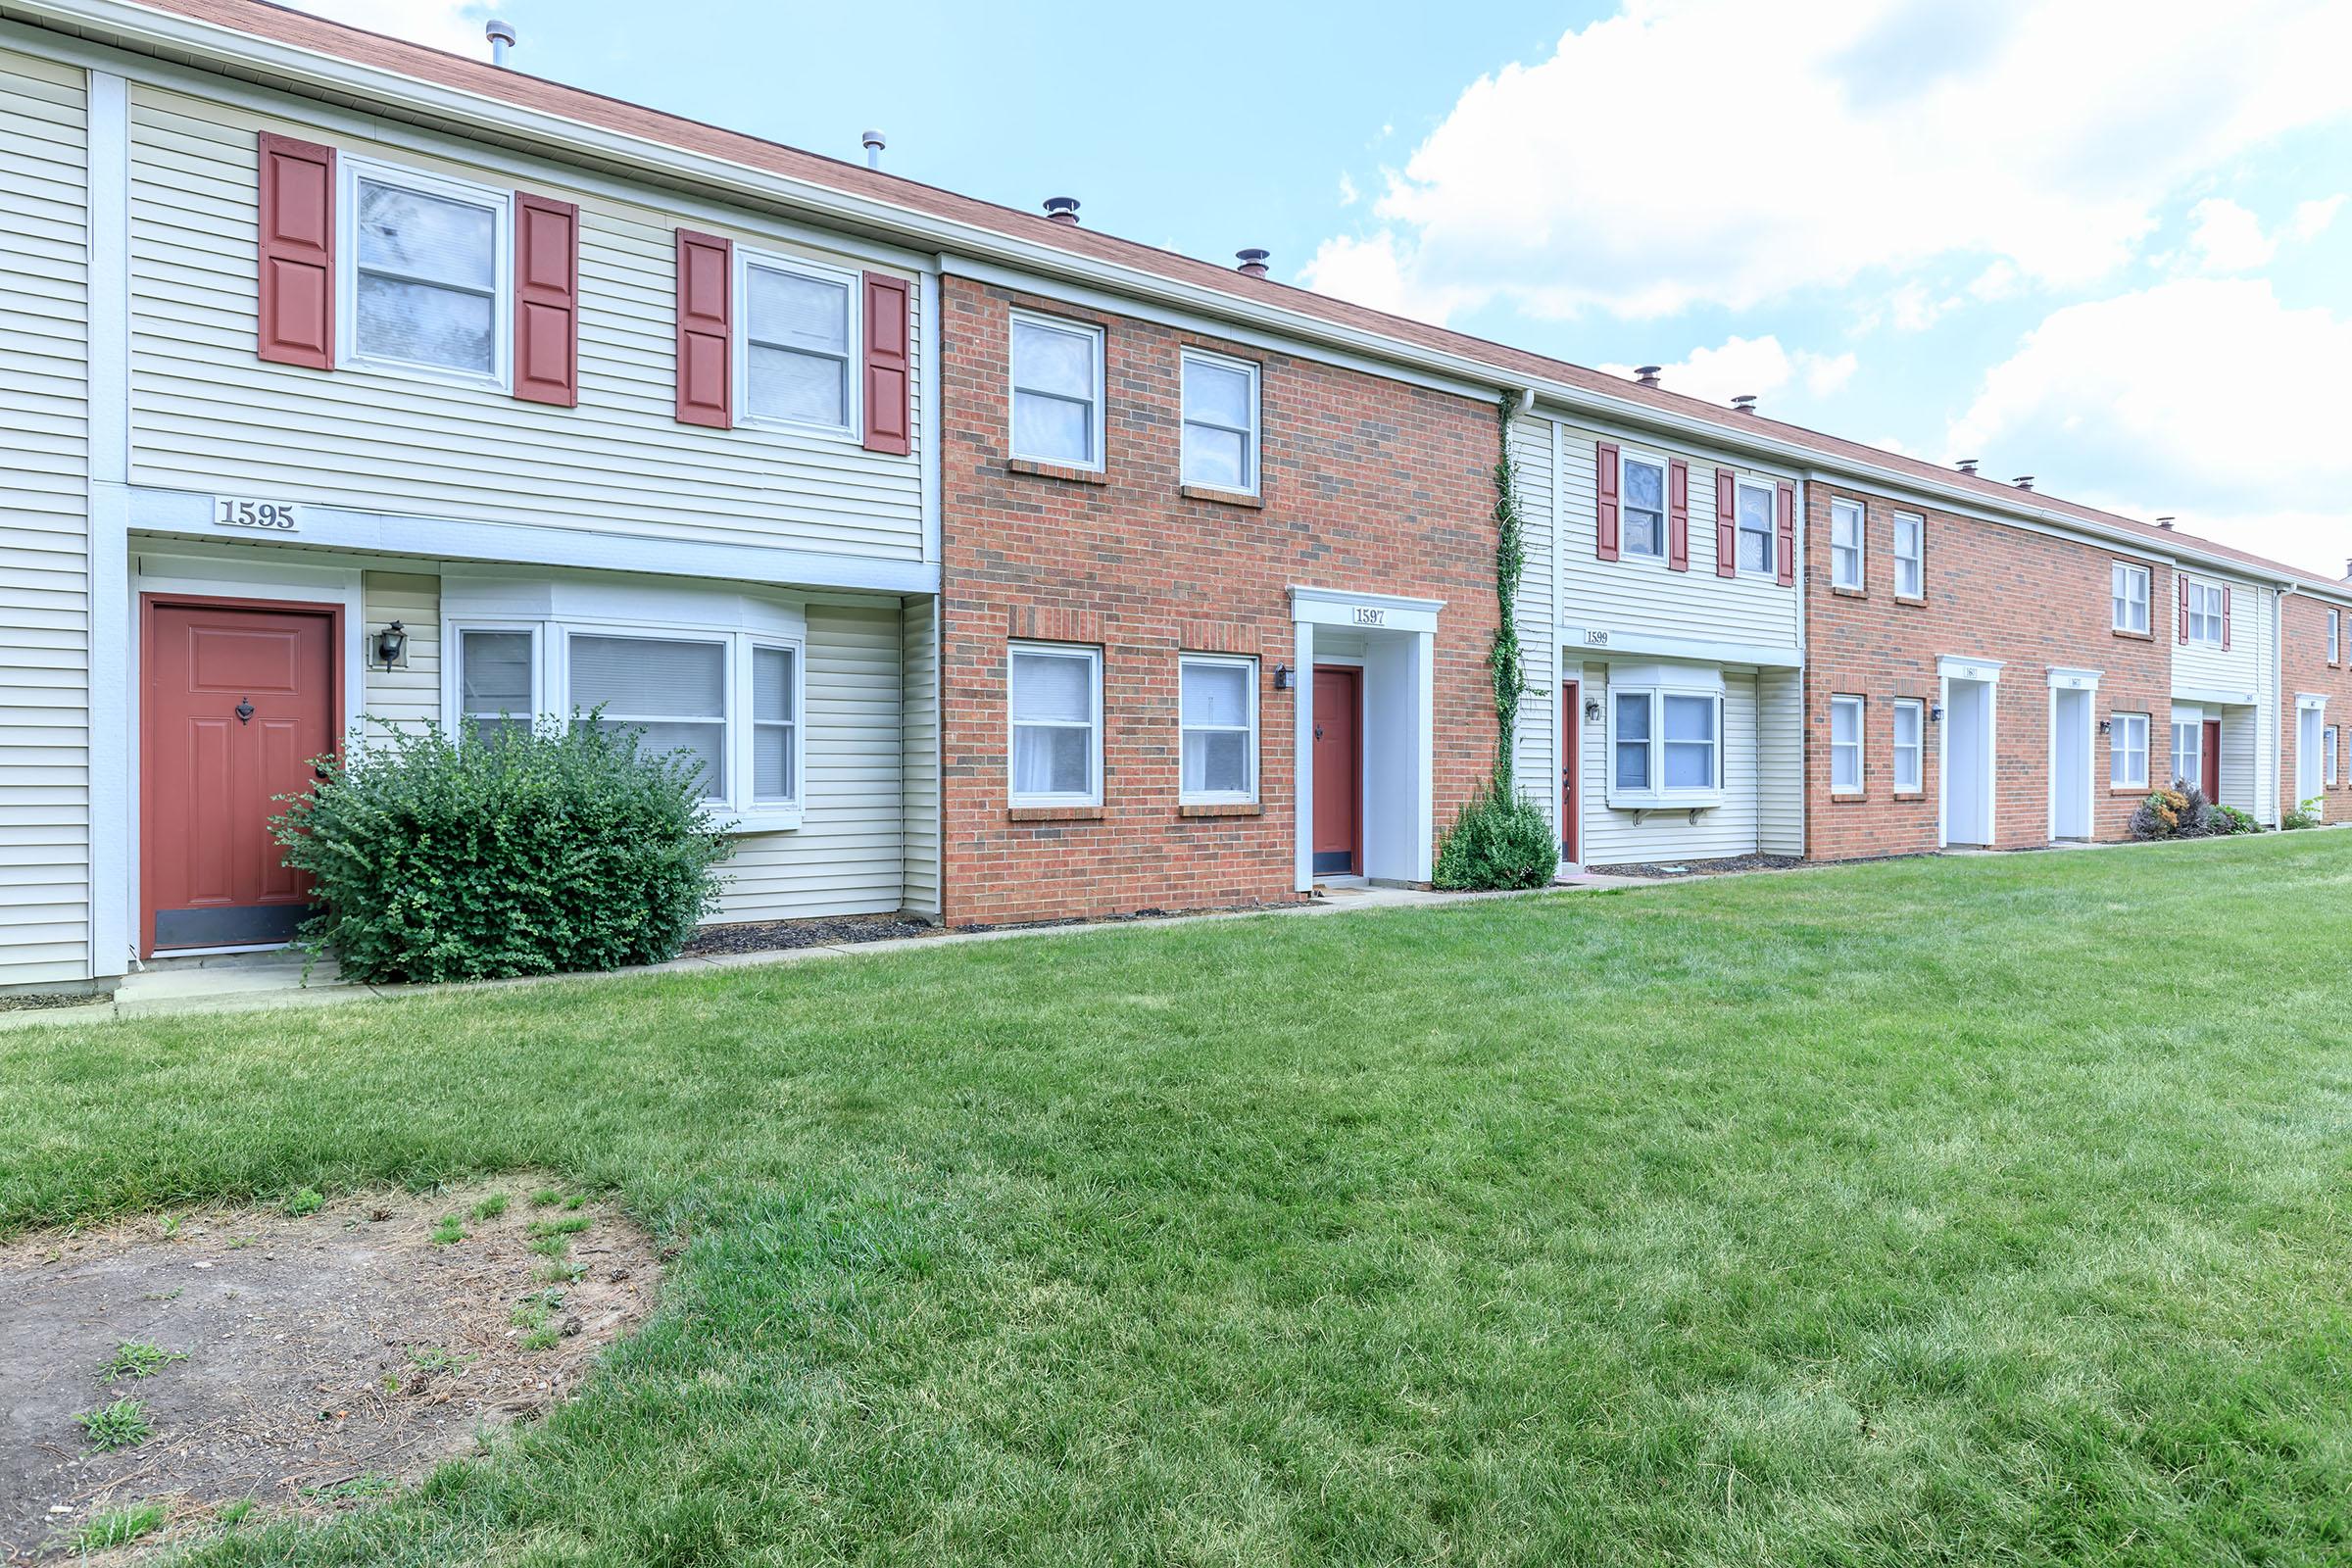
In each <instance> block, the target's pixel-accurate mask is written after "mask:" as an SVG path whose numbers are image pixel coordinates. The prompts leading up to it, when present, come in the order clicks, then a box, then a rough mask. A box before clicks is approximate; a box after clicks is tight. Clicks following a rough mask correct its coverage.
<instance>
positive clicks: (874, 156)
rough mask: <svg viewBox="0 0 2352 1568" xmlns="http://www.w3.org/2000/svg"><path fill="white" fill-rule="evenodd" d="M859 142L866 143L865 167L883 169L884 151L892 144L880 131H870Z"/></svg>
mask: <svg viewBox="0 0 2352 1568" xmlns="http://www.w3.org/2000/svg"><path fill="white" fill-rule="evenodd" d="M858 140H860V141H862V142H864V143H865V167H866V168H868V169H880V168H881V167H882V149H883V148H885V147H887V146H889V145H890V142H889V141H888V140H887V139H886V138H885V137H884V136H883V134H882V133H881V132H880V131H878V130H869V131H867V132H866V133H865V134H864V135H863V136H861V137H859V138H858Z"/></svg>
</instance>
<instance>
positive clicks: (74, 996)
mask: <svg viewBox="0 0 2352 1568" xmlns="http://www.w3.org/2000/svg"><path fill="white" fill-rule="evenodd" d="M105 1000H106V993H105V992H103V991H30V992H26V993H25V995H23V996H21V997H0V1012H27V1011H30V1010H32V1009H33V1008H36V1007H93V1006H96V1005H98V1004H99V1003H101V1002H104V1001H105Z"/></svg>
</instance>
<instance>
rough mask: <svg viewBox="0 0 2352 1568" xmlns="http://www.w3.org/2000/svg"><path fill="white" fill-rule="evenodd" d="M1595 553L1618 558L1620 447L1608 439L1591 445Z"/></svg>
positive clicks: (1609, 557)
mask: <svg viewBox="0 0 2352 1568" xmlns="http://www.w3.org/2000/svg"><path fill="white" fill-rule="evenodd" d="M1593 554H1594V555H1596V556H1598V557H1599V558H1600V559H1601V560H1603V561H1615V560H1616V559H1617V449H1616V447H1614V446H1612V445H1611V444H1610V443H1608V442H1606V441H1600V442H1595V443H1594V444H1593Z"/></svg>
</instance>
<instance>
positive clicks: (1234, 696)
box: [1176, 654, 1257, 806]
mask: <svg viewBox="0 0 2352 1568" xmlns="http://www.w3.org/2000/svg"><path fill="white" fill-rule="evenodd" d="M1176 683H1177V718H1176V722H1177V728H1178V729H1179V730H1180V731H1181V736H1180V742H1181V746H1182V750H1183V759H1182V761H1181V763H1180V766H1181V769H1182V778H1181V781H1180V784H1179V798H1180V799H1181V800H1182V801H1183V802H1184V803H1186V804H1188V805H1195V806H1210V805H1222V804H1235V803H1241V802H1248V801H1254V800H1256V799H1257V661H1256V660H1254V659H1242V658H1229V657H1225V656H1221V655H1211V654H1185V655H1182V656H1180V657H1179V658H1178V659H1177V661H1176Z"/></svg>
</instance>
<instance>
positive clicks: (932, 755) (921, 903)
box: [900, 599, 940, 915]
mask: <svg viewBox="0 0 2352 1568" xmlns="http://www.w3.org/2000/svg"><path fill="white" fill-rule="evenodd" d="M905 616H906V639H905V647H906V652H905V659H906V678H905V683H904V685H905V696H904V697H903V698H902V699H901V701H902V706H903V708H904V712H903V713H902V715H901V724H902V726H903V728H902V741H903V745H902V751H901V759H902V760H901V762H900V766H901V769H902V770H903V775H904V780H905V783H904V787H903V788H902V790H901V792H900V802H901V809H902V810H903V811H904V812H905V824H906V825H905V836H906V851H905V855H904V858H903V864H902V869H901V876H902V879H903V882H904V887H903V891H902V892H901V894H900V899H901V903H902V905H903V907H905V908H906V909H907V911H908V912H909V913H913V914H928V915H937V914H938V913H939V909H940V905H939V601H938V600H936V599H909V600H907V603H906V610H905Z"/></svg>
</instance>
